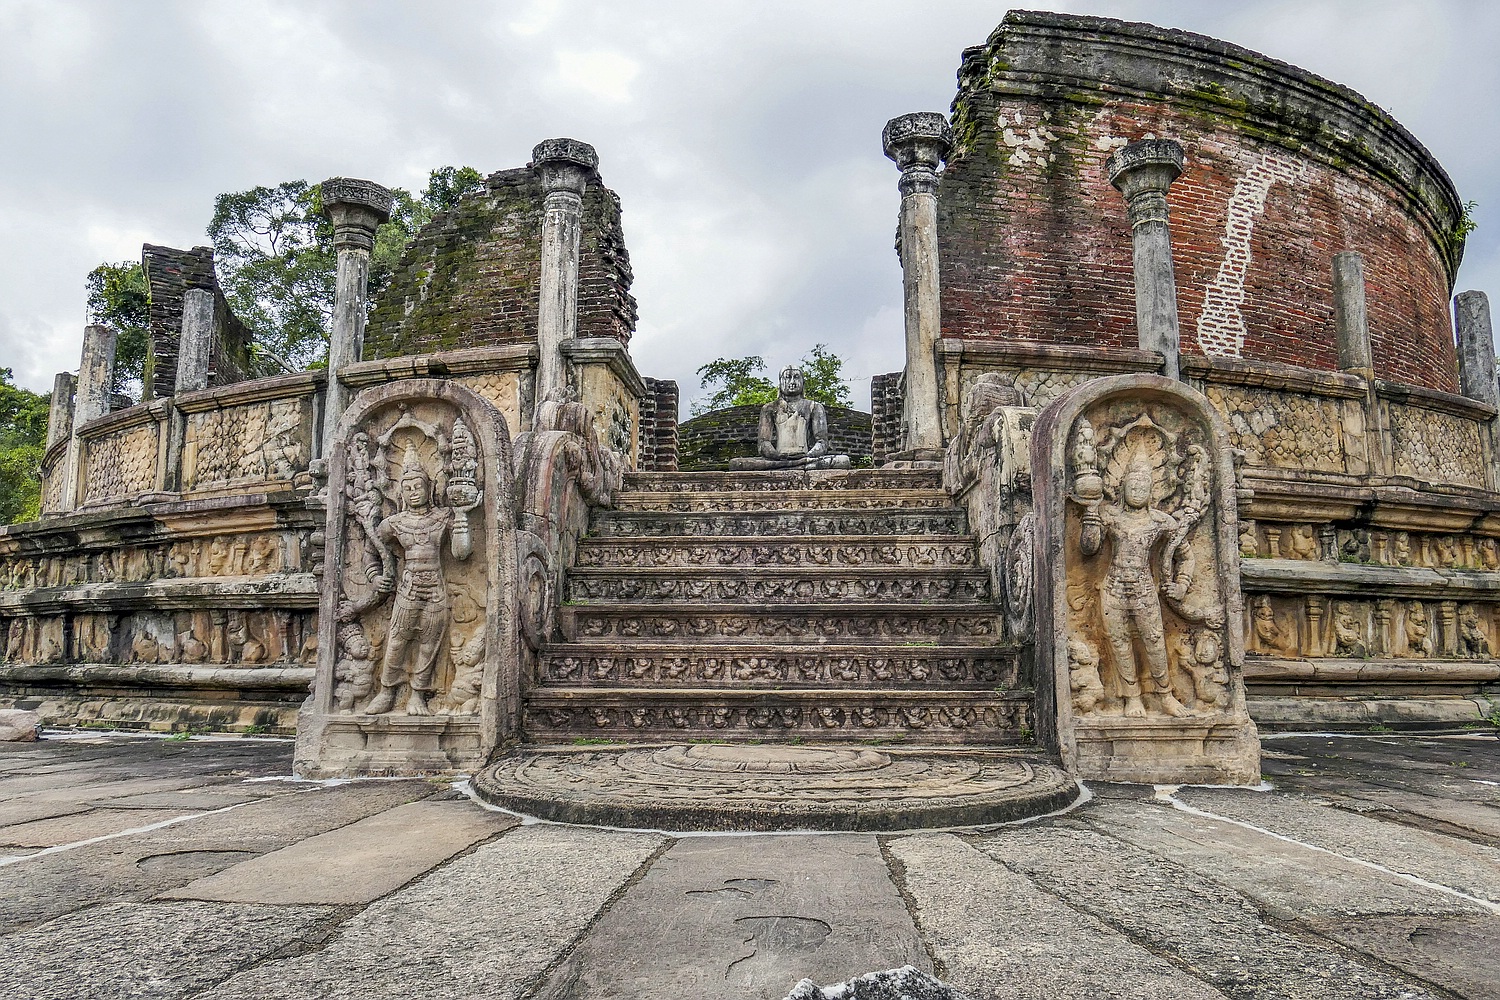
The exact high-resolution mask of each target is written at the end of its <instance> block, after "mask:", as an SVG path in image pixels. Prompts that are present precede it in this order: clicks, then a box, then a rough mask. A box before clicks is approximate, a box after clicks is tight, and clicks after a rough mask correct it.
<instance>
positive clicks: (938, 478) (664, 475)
mask: <svg viewBox="0 0 1500 1000" xmlns="http://www.w3.org/2000/svg"><path fill="white" fill-rule="evenodd" d="M870 480H897V481H901V480H904V481H906V482H914V483H931V484H932V485H933V486H934V487H941V485H942V481H943V475H942V471H941V470H938V469H884V468H880V469H779V470H776V469H768V470H762V471H750V470H748V469H746V470H739V469H735V470H730V469H707V470H704V471H702V472H627V473H625V486H626V487H627V488H637V489H639V488H641V487H640V486H639V485H637V484H645V483H674V482H675V483H684V484H693V485H694V486H696V485H705V486H706V485H709V484H712V483H722V482H746V483H756V484H758V485H760V486H761V487H762V488H763V489H775V488H777V486H778V485H780V484H783V483H792V482H801V483H806V484H809V485H808V487H807V488H810V489H819V488H822V489H826V490H829V491H830V492H832V491H835V490H839V489H842V488H843V487H841V486H837V485H834V484H836V483H845V482H860V481H870Z"/></svg>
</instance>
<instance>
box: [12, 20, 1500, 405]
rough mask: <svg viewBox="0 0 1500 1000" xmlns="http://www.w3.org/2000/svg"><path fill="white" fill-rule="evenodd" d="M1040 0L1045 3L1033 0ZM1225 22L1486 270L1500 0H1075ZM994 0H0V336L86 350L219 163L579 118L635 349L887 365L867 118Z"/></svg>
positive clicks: (377, 147) (404, 149)
mask: <svg viewBox="0 0 1500 1000" xmlns="http://www.w3.org/2000/svg"><path fill="white" fill-rule="evenodd" d="M1031 6H1042V4H1040V3H1037V4H1032V5H1031ZM1052 9H1056V10H1068V11H1076V12H1084V13H1096V14H1106V15H1110V16H1116V17H1123V18H1127V19H1130V20H1141V21H1149V22H1152V23H1155V24H1160V25H1165V26H1169V27H1178V28H1185V29H1188V30H1191V31H1197V32H1202V33H1204V34H1208V35H1213V36H1215V37H1219V38H1223V39H1227V40H1229V41H1232V42H1236V43H1238V44H1241V45H1245V46H1248V47H1250V48H1252V49H1256V50H1259V51H1261V52H1264V53H1266V54H1268V55H1271V56H1275V57H1277V58H1280V59H1284V60H1286V61H1288V62H1291V63H1294V64H1296V65H1299V66H1302V67H1305V68H1307V69H1309V70H1312V71H1314V72H1316V73H1319V74H1321V75H1323V76H1326V77H1329V78H1331V79H1333V80H1336V81H1338V82H1340V83H1344V84H1347V85H1348V86H1350V87H1353V88H1354V89H1355V90H1357V91H1359V92H1361V93H1363V94H1364V95H1365V96H1366V97H1368V98H1369V99H1371V100H1373V101H1374V102H1375V103H1377V104H1379V105H1381V106H1382V107H1384V108H1386V109H1387V110H1389V111H1390V112H1391V113H1392V114H1394V115H1395V117H1396V118H1397V119H1398V120H1399V121H1401V122H1402V123H1403V124H1405V125H1406V126H1407V127H1408V128H1410V129H1411V130H1412V132H1414V133H1415V134H1416V136H1417V137H1418V138H1419V139H1421V140H1422V142H1424V143H1425V144H1426V145H1427V146H1428V148H1429V149H1431V150H1432V151H1433V152H1434V153H1435V154H1436V155H1437V157H1438V159H1439V160H1440V161H1441V162H1442V163H1443V164H1444V165H1445V166H1446V167H1447V169H1448V171H1449V172H1450V174H1451V175H1452V177H1453V179H1454V181H1455V183H1456V184H1457V185H1458V189H1459V191H1460V192H1461V193H1462V195H1463V197H1464V198H1465V199H1473V200H1475V201H1477V202H1478V208H1477V210H1476V212H1475V217H1476V218H1477V220H1478V222H1479V229H1478V230H1477V231H1476V232H1475V233H1474V235H1473V236H1472V237H1471V239H1470V241H1469V250H1468V256H1467V259H1466V261H1465V263H1464V267H1463V271H1462V273H1461V275H1460V288H1461V289H1462V288H1481V289H1485V290H1488V291H1490V292H1491V293H1494V294H1500V170H1497V169H1496V155H1497V151H1500V59H1497V53H1500V4H1494V3H1490V2H1488V0H1467V2H1464V0H1452V2H1440V0H1406V2H1394V0H1390V2H1380V0H1344V2H1339V0H1243V2H1223V0H1215V2H1207V0H1197V2H1171V0H1116V2H1111V0H1094V2H1085V0H1080V2H1074V3H1065V4H1054V5H1052ZM1005 10H1006V7H1005V5H1003V4H997V3H993V2H991V3H979V2H959V0H955V2H936V0H928V2H926V3H921V2H913V0H900V2H885V0H850V2H839V3H834V2H814V0H796V2H782V0H743V2H729V0H683V2H671V0H660V2H656V0H651V2H648V0H639V2H631V0H612V2H602V0H601V2H598V3H583V2H569V0H491V2H485V3H456V2H455V3H444V2H437V0H424V2H416V0H412V2H405V3H398V2H389V0H386V2H371V0H347V2H334V0H324V2H319V3H304V2H296V0H235V2H230V0H217V2H215V0H210V2H202V0H197V2H176V3H174V2H155V3H147V2H144V0H132V2H125V0H79V2H66V0H0V134H3V135H4V136H5V139H4V143H3V145H4V150H5V151H4V154H3V155H0V367H7V366H8V367H11V368H13V369H14V370H15V374H16V379H17V381H18V382H20V383H21V384H23V385H27V386H30V387H32V388H34V389H38V390H44V389H49V388H50V387H51V384H52V375H53V373H54V372H57V371H63V370H69V369H74V368H76V367H77V364H78V348H79V339H80V336H81V333H82V328H83V325H84V322H85V308H84V277H85V275H86V274H87V273H88V271H89V270H90V268H92V267H93V266H94V265H96V264H98V263H100V262H101V261H106V260H108V261H115V260H125V259H131V258H137V257H138V256H139V253H140V245H141V243H142V242H147V241H149V242H153V243H164V244H168V245H171V246H179V247H188V246H193V245H198V244H201V243H204V242H206V237H205V235H204V227H205V226H206V225H207V223H208V219H209V215H210V213H211V210H212V205H213V198H214V195H216V194H218V193H220V192H222V191H232V190H241V189H244V188H248V187H252V186H254V185H256V184H274V183H276V182H278V181H282V180H291V179H296V178H305V179H307V180H310V181H315V180H321V179H322V178H324V177H327V176H330V175H334V174H344V175H349V176H356V177H368V178H371V179H374V180H377V181H380V182H381V183H384V184H388V185H400V186H403V187H407V188H412V189H419V188H420V187H421V186H422V184H423V183H424V181H425V178H426V175H427V171H428V170H429V169H430V168H431V167H434V166H438V165H442V164H467V165H470V166H473V167H476V168H478V169H480V170H481V171H483V172H486V173H488V172H490V171H493V170H497V169H500V168H504V167H512V166H518V165H520V164H523V163H525V162H526V161H527V160H528V159H529V157H530V150H531V147H532V146H533V145H534V144H535V143H536V142H537V141H539V140H541V139H544V138H548V137H551V136H572V137H574V138H578V139H583V140H585V141H587V142H590V143H593V144H594V146H595V147H596V148H597V149H598V151H599V156H600V161H601V164H600V169H601V173H602V174H603V177H604V180H605V182H606V183H608V184H609V185H610V186H611V187H613V188H614V189H615V190H616V191H617V192H619V194H620V197H621V198H622V200H623V202H624V208H625V216H624V218H625V232H626V239H627V242H628V244H629V247H630V252H631V256H632V259H633V263H634V266H635V273H636V284H635V288H634V292H635V294H636V296H637V298H638V299H639V300H640V314H641V321H640V327H639V330H638V333H637V335H636V339H635V341H634V344H633V348H632V350H633V354H634V355H635V358H636V361H637V364H638V365H639V367H640V369H641V370H642V371H643V372H644V373H645V374H648V375H653V376H656V377H663V378H676V379H677V380H679V382H681V383H682V388H683V396H684V410H686V401H687V400H689V399H691V398H692V396H693V395H694V393H695V390H696V387H697V380H696V377H695V375H694V372H695V370H696V368H697V367H698V366H699V365H701V364H703V363H705V362H707V361H709V360H711V359H713V358H715V357H720V356H743V355H747V354H760V355H763V356H764V357H765V358H766V361H767V362H768V364H769V365H770V367H771V368H772V370H775V369H776V368H779V367H780V366H781V365H783V364H785V363H786V362H788V361H791V360H795V359H796V358H797V357H799V356H801V354H802V353H803V352H804V351H805V350H806V348H807V347H808V346H810V345H811V344H813V343H815V342H823V343H827V344H829V345H830V346H831V347H832V348H833V349H834V350H835V351H836V352H837V353H839V354H841V355H842V356H844V357H845V358H847V359H848V361H849V367H850V369H851V374H852V375H853V376H854V377H855V381H854V382H853V386H854V396H855V400H856V404H857V405H861V406H863V405H867V404H868V398H869V395H868V385H869V383H868V378H869V376H870V375H871V374H873V373H878V372H885V371H892V370H895V369H899V368H900V367H901V365H902V363H903V362H902V349H901V342H902V335H901V320H900V306H901V280H900V271H899V268H898V265H897V262H896V258H895V255H894V253H893V252H892V250H891V240H892V235H893V232H894V228H895V220H896V211H897V204H898V197H899V196H898V194H897V192H896V177H897V174H896V170H895V168H894V167H893V166H892V165H891V164H890V163H889V162H888V161H887V160H885V159H884V157H883V156H882V155H881V151H880V129H881V126H882V125H883V124H884V123H885V121H886V120H887V119H888V118H891V117H893V116H894V115H897V114H901V113H904V112H907V111H918V110H943V111H946V110H947V108H948V105H949V102H950V101H951V100H952V98H953V92H954V73H955V70H956V69H957V67H958V60H959V53H960V51H961V50H962V49H963V48H964V47H965V46H968V45H974V44H978V43H981V42H983V41H984V39H985V37H986V36H987V35H988V34H989V32H990V31H991V30H992V29H993V28H994V27H995V25H996V24H998V23H999V21H1000V19H1001V17H1002V16H1003V15H1004V13H1005Z"/></svg>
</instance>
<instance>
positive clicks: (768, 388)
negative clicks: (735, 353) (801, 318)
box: [692, 344, 854, 417]
mask: <svg viewBox="0 0 1500 1000" xmlns="http://www.w3.org/2000/svg"><path fill="white" fill-rule="evenodd" d="M797 367H798V368H801V369H802V376H803V382H804V393H805V394H806V396H807V398H808V399H811V400H815V401H817V402H819V403H823V404H825V405H828V406H853V405H854V403H853V398H852V397H851V396H850V395H849V385H848V383H846V382H845V381H844V379H843V377H842V375H841V374H840V373H841V372H842V371H843V368H844V359H843V358H840V357H838V356H837V355H835V354H833V353H831V352H830V351H829V350H828V345H827V344H814V345H813V347H812V350H810V351H808V352H807V353H806V354H805V355H803V357H802V360H801V361H799V362H797ZM765 370H766V363H765V360H764V359H763V358H761V357H759V356H758V355H751V356H750V357H747V358H715V359H714V360H713V361H710V362H709V363H708V364H706V365H704V366H703V367H701V368H699V369H698V377H699V378H700V379H701V380H702V382H703V389H704V390H705V391H707V390H709V389H713V392H712V393H711V394H710V395H708V396H707V397H704V398H700V399H698V400H695V401H694V403H693V407H692V415H693V416H695V417H697V416H701V415H702V414H705V413H711V412H713V411H714V410H722V409H724V408H726V407H730V406H749V405H763V404H765V403H770V402H774V401H775V399H776V382H774V381H772V380H771V379H768V378H765V377H763V376H760V375H757V374H755V373H756V372H763V371H765ZM715 386H717V387H718V388H716V389H714V387H715Z"/></svg>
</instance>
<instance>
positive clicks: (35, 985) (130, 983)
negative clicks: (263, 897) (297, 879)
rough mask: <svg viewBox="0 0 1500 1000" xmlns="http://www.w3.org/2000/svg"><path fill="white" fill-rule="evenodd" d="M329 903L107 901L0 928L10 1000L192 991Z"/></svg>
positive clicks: (313, 925)
mask: <svg viewBox="0 0 1500 1000" xmlns="http://www.w3.org/2000/svg"><path fill="white" fill-rule="evenodd" d="M332 915H333V910H332V909H331V908H329V907H286V906H279V907H273V906H236V905H226V904H222V903H145V904H142V903H111V904H107V905H104V906H97V907H94V908H92V909H89V910H85V911H83V912H81V913H73V914H69V915H67V916H65V917H60V918H59V919H57V920H53V921H50V922H49V923H46V924H43V925H41V926H40V927H34V928H32V929H30V930H25V931H21V932H19V933H16V934H10V935H5V936H0V996H3V997H6V998H7V1000H79V998H85V997H86V998H88V1000H126V998H131V1000H134V998H142V1000H147V998H149V1000H157V998H160V1000H172V998H176V997H187V996H191V995H192V994H194V993H195V992H196V991H197V990H200V989H203V988H204V987H207V986H211V985H213V984H214V983H215V982H218V981H219V980H221V979H223V978H224V977H225V976H228V975H230V974H231V973H233V972H235V971H237V970H239V969H241V968H244V967H245V966H247V965H249V964H251V963H253V962H255V961H257V960H259V959H262V958H265V957H267V956H269V955H271V954H274V953H276V952H278V951H280V950H281V949H284V948H286V947H287V946H289V945H292V944H293V943H295V942H297V941H298V940H299V939H302V938H304V937H310V936H312V937H315V936H317V935H318V934H319V933H320V928H321V927H322V926H323V925H325V924H326V923H327V922H328V921H329V919H330V918H331V917H332Z"/></svg>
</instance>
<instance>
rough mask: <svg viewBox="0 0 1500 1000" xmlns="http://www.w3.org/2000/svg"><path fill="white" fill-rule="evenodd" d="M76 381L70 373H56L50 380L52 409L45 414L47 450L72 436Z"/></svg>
mask: <svg viewBox="0 0 1500 1000" xmlns="http://www.w3.org/2000/svg"><path fill="white" fill-rule="evenodd" d="M77 386H78V379H76V378H74V377H73V373H72V372H58V373H57V375H56V376H55V377H54V378H53V379H52V408H51V410H49V411H48V413H47V449H48V450H49V451H50V450H51V448H52V446H53V445H55V444H57V442H59V441H63V440H66V439H67V438H70V437H72V436H73V390H74V389H76V388H77Z"/></svg>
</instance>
